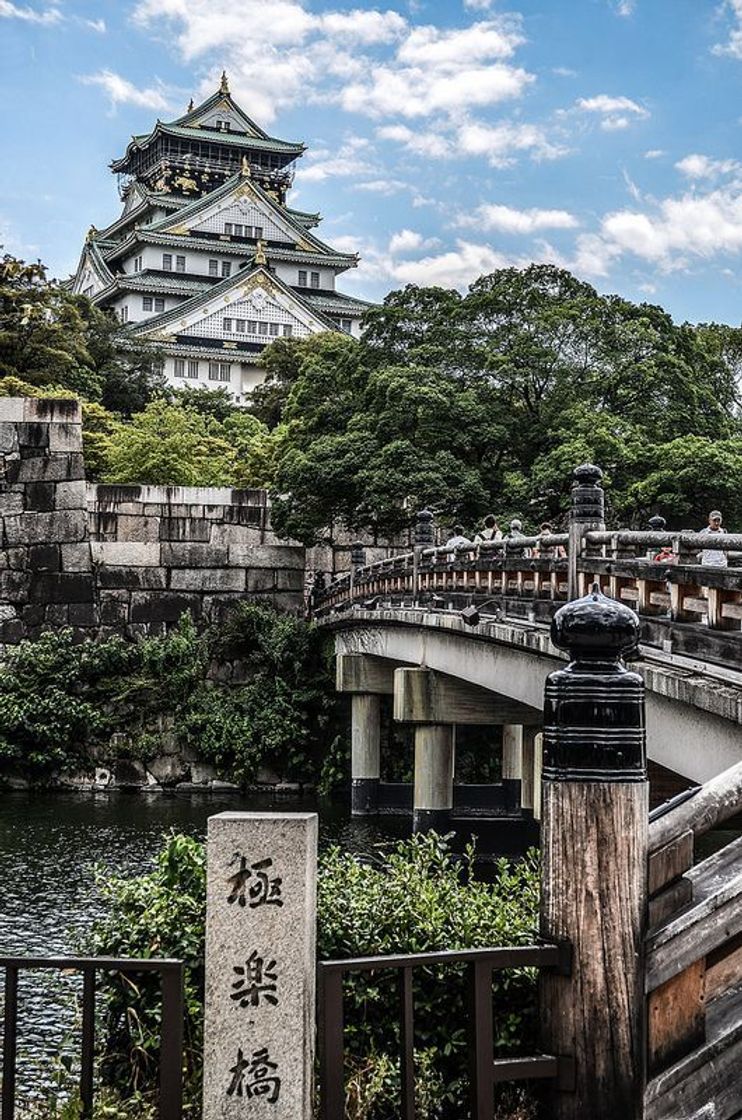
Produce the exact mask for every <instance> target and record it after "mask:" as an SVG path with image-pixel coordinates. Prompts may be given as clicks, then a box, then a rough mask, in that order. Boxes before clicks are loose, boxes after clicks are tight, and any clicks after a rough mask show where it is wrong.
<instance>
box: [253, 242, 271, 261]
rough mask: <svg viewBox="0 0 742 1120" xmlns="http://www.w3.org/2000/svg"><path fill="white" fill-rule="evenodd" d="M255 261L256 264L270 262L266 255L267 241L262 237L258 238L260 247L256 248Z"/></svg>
mask: <svg viewBox="0 0 742 1120" xmlns="http://www.w3.org/2000/svg"><path fill="white" fill-rule="evenodd" d="M255 263H256V264H267V263H268V258H267V257H266V255H265V242H264V241H263V240H262V238H258V247H257V249H256V250H255Z"/></svg>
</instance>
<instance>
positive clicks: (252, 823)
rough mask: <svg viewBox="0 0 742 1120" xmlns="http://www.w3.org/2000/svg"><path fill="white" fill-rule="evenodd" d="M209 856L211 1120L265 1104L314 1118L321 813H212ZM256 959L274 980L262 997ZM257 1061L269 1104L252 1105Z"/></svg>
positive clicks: (207, 1087) (286, 1119)
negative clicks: (256, 986) (253, 987)
mask: <svg viewBox="0 0 742 1120" xmlns="http://www.w3.org/2000/svg"><path fill="white" fill-rule="evenodd" d="M207 853H208V855H207V860H208V862H207V876H206V892H207V893H206V899H207V901H206V960H205V968H206V1006H205V1024H204V1091H203V1120H227V1118H231V1117H234V1118H235V1120H236V1118H237V1117H245V1120H247V1118H248V1117H252V1116H255V1117H256V1118H257V1117H258V1116H259V1114H260V1113H261V1112H262V1111H264V1107H265V1106H266V1105H268V1106H270V1107H269V1111H270V1115H271V1116H274V1117H275V1118H276V1120H279V1118H280V1120H307V1118H308V1117H310V1116H311V1115H312V1090H313V1062H314V1015H315V1006H314V999H315V971H316V961H315V928H316V893H317V816H316V814H314V813H285V814H280V813H220V814H219V815H218V816H214V817H210V818H209V825H208V847H207ZM257 961H260V966H261V968H263V969H264V973H263V983H264V984H265V985H267V986H266V987H265V988H264V990H263V993H262V998H261V996H260V995H259V996H258V1000H257V1003H256V1002H255V1001H254V999H252V998H251V994H250V981H249V975H250V971H251V969H253V968H254V967H255V964H256V963H257ZM265 968H267V969H268V970H269V971H270V975H266V974H265ZM240 993H243V998H239V996H240ZM269 994H270V995H271V997H272V998H271V999H267V998H266V996H267V995H269ZM258 1064H259V1065H260V1069H261V1072H262V1077H263V1084H262V1087H261V1094H260V1098H259V1100H258V1101H257V1102H256V1103H257V1104H258V1106H263V1107H262V1108H261V1107H257V1108H255V1109H253V1108H251V1107H250V1103H249V1096H248V1091H249V1086H250V1085H251V1084H254V1083H255V1073H254V1072H251V1071H254V1070H255V1069H256V1068H257V1065H258ZM232 1085H234V1089H233V1091H232V1092H231V1093H230V1092H229V1088H230V1086H232ZM239 1092H241V1093H242V1096H238V1093H239ZM246 1097H248V1104H247V1107H245V1104H244V1101H245V1098H246ZM232 1101H233V1102H234V1107H233V1106H232V1103H231V1102H232ZM266 1115H267V1113H266Z"/></svg>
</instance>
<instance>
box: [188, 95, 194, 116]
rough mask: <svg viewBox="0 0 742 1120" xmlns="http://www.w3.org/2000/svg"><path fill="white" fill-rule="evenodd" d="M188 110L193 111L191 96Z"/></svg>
mask: <svg viewBox="0 0 742 1120" xmlns="http://www.w3.org/2000/svg"><path fill="white" fill-rule="evenodd" d="M188 112H189V113H192V112H193V98H191V100H190V101H189V102H188Z"/></svg>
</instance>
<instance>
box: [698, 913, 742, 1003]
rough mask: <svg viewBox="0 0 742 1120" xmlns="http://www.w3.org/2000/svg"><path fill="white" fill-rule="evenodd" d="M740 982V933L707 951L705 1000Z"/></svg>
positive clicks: (741, 971)
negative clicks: (709, 951)
mask: <svg viewBox="0 0 742 1120" xmlns="http://www.w3.org/2000/svg"><path fill="white" fill-rule="evenodd" d="M740 984H742V934H737V936H736V937H734V938H732V940H731V941H728V942H726V943H725V944H724V945H722V946H720V947H719V948H718V949H715V950H714V951H713V952H712V953H709V955H708V957H707V958H706V1001H707V1002H710V1001H712V1000H715V999H717V998H718V997H720V996H721V995H723V993H724V992H726V991H728V990H729V989H730V988H735V987H737V986H738V985H740ZM740 1018H742V1016H740Z"/></svg>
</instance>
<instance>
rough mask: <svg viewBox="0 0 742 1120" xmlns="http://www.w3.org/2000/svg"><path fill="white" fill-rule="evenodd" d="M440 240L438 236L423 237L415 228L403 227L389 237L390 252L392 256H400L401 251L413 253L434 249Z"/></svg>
mask: <svg viewBox="0 0 742 1120" xmlns="http://www.w3.org/2000/svg"><path fill="white" fill-rule="evenodd" d="M439 244H440V241H439V240H438V238H437V237H423V235H422V234H421V233H418V231H417V230H414V229H401V230H399V232H398V233H393V234H392V236H391V237H390V238H389V247H388V252H389V254H390V256H393V257H395V256H398V255H399V254H400V253H413V252H419V251H420V250H422V249H433V248H434V247H435V246H436V245H439Z"/></svg>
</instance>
